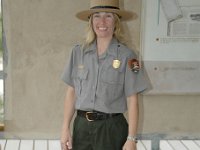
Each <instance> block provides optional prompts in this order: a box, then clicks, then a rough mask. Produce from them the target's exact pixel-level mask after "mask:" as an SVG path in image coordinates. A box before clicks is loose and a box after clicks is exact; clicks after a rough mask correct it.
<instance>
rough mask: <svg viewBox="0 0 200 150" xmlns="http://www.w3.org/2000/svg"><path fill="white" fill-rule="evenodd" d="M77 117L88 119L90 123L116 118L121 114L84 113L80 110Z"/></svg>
mask: <svg viewBox="0 0 200 150" xmlns="http://www.w3.org/2000/svg"><path fill="white" fill-rule="evenodd" d="M77 115H78V116H80V117H84V118H86V119H87V120H88V121H96V120H104V119H108V118H112V117H114V116H118V115H121V113H114V114H108V113H103V112H98V111H82V110H78V111H77Z"/></svg>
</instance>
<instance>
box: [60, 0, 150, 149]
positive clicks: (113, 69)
mask: <svg viewBox="0 0 200 150" xmlns="http://www.w3.org/2000/svg"><path fill="white" fill-rule="evenodd" d="M134 15H135V14H134V13H133V12H129V11H125V10H120V8H119V1H118V0H91V1H90V9H89V10H85V11H81V12H79V13H77V15H76V16H77V17H78V18H79V19H81V20H83V21H87V22H88V32H87V36H86V39H85V43H83V44H81V45H77V46H75V47H74V48H73V50H72V53H71V56H70V58H69V63H68V64H67V65H66V67H65V69H64V72H63V75H62V79H63V81H64V82H65V83H66V84H67V85H68V88H67V93H66V99H65V106H64V121H63V127H62V133H61V146H62V150H69V149H73V150H122V149H123V150H136V143H137V124H138V97H137V95H138V93H140V92H143V91H144V90H145V89H146V88H147V82H146V79H145V77H144V74H143V69H142V68H140V66H139V63H138V61H137V56H136V55H135V53H134V52H133V51H132V50H131V49H129V48H128V47H127V46H126V45H125V44H124V38H123V36H122V33H121V31H122V29H121V23H120V22H121V21H127V20H131V19H133V18H134ZM127 105H128V123H127V121H126V119H125V117H124V116H123V113H124V112H126V111H127ZM75 112H77V115H76V117H75V120H74V126H73V136H72V135H71V132H70V122H71V120H72V117H73V115H74V114H75Z"/></svg>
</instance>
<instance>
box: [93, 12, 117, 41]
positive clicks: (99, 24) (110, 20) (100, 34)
mask: <svg viewBox="0 0 200 150" xmlns="http://www.w3.org/2000/svg"><path fill="white" fill-rule="evenodd" d="M92 26H93V30H94V32H95V33H96V35H97V38H111V37H112V36H113V31H114V28H115V20H114V15H113V13H108V12H97V13H94V14H93V15H92Z"/></svg>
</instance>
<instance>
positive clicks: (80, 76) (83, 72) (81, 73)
mask: <svg viewBox="0 0 200 150" xmlns="http://www.w3.org/2000/svg"><path fill="white" fill-rule="evenodd" d="M72 76H73V80H74V85H75V92H76V95H83V94H84V93H85V92H84V91H85V90H84V87H86V86H87V85H86V83H87V79H88V70H87V69H84V68H81V69H77V70H73V74H72Z"/></svg>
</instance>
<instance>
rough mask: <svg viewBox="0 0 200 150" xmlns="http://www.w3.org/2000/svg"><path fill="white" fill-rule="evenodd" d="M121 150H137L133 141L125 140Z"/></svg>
mask: <svg viewBox="0 0 200 150" xmlns="http://www.w3.org/2000/svg"><path fill="white" fill-rule="evenodd" d="M122 150H137V147H136V143H135V142H134V141H130V140H127V141H126V143H125V144H124V146H123V148H122Z"/></svg>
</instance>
